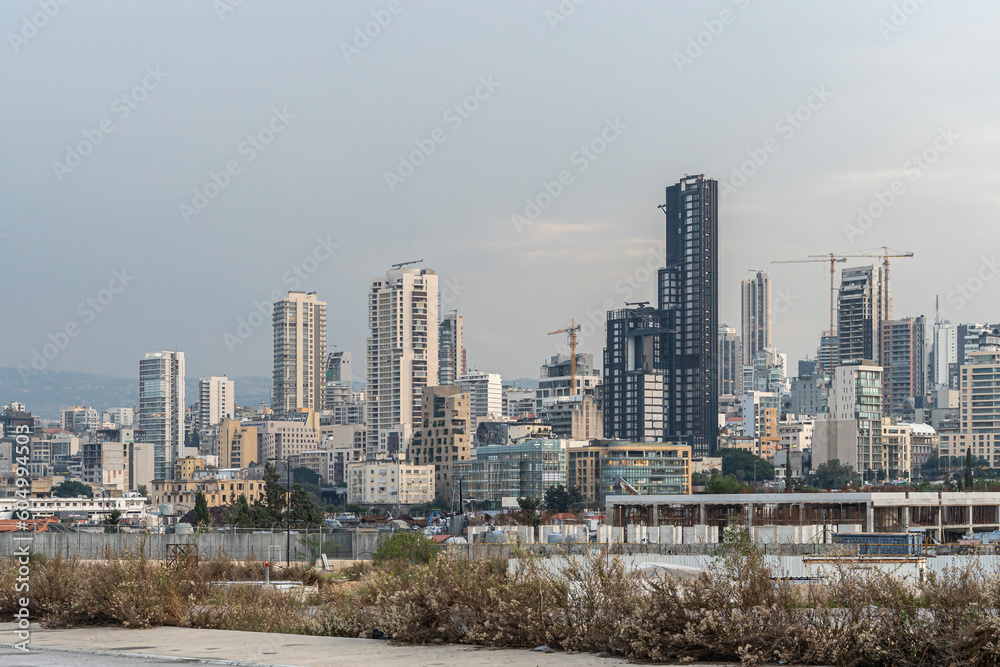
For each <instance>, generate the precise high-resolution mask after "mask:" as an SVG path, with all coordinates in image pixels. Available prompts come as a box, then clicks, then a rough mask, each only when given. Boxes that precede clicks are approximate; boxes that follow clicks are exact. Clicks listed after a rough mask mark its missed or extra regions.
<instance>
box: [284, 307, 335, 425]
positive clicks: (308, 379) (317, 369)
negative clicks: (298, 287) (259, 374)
mask: <svg viewBox="0 0 1000 667" xmlns="http://www.w3.org/2000/svg"><path fill="white" fill-rule="evenodd" d="M273 325H274V403H273V405H272V406H271V407H272V408H273V409H274V410H275V411H276V412H278V413H286V412H293V411H295V410H302V409H309V410H322V409H323V407H324V406H325V405H326V302H325V301H320V300H319V299H318V298H317V296H316V292H309V293H308V294H306V293H305V292H289V293H288V297H287V298H285V299H281V300H280V301H275V302H274V316H273Z"/></svg>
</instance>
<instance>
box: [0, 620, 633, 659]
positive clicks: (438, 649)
mask: <svg viewBox="0 0 1000 667" xmlns="http://www.w3.org/2000/svg"><path fill="white" fill-rule="evenodd" d="M13 631H14V626H13V624H10V623H6V624H0V646H3V647H10V646H11V645H13V644H14V643H15V642H17V641H18V640H17V638H16V636H15V635H14V633H13ZM29 648H30V649H32V651H35V653H34V654H27V655H26V654H24V653H22V652H20V651H17V650H14V649H11V648H0V663H2V664H3V665H5V666H6V665H12V666H13V665H23V666H24V667H42V666H45V665H49V664H51V665H77V666H79V667H91V666H93V667H119V665H121V667H135V666H137V665H154V664H170V663H168V662H163V660H164V659H166V660H169V661H170V662H172V663H173V664H177V661H182V662H183V661H186V660H193V661H198V662H203V663H204V662H209V663H215V664H230V665H233V664H236V665H288V666H293V665H294V666H296V667H347V666H348V665H350V666H352V667H354V666H357V665H362V666H366V667H411V666H417V667H424V666H426V667H432V666H433V667H444V666H447V665H460V666H461V667H487V666H492V665H508V666H510V667H550V666H552V667H554V666H557V665H558V666H560V667H564V666H568V665H574V666H576V665H580V666H582V667H611V666H612V665H625V664H628V663H626V662H625V661H624V660H620V659H616V658H606V657H601V656H597V655H592V654H587V653H574V654H567V653H542V652H537V651H527V650H511V649H499V650H492V649H477V648H475V647H472V646H458V645H445V646H393V645H390V644H389V643H388V642H385V641H380V640H372V639H347V638H342V637H312V636H306V635H281V634H269V633H261V632H234V631H230V630H200V629H190V628H171V627H160V628H151V629H148V630H129V629H126V628H72V629H54V630H47V629H42V628H38V627H36V626H32V629H31V639H30V644H29ZM94 658H97V660H94ZM115 659H117V660H118V661H115ZM46 660H49V661H51V662H46Z"/></svg>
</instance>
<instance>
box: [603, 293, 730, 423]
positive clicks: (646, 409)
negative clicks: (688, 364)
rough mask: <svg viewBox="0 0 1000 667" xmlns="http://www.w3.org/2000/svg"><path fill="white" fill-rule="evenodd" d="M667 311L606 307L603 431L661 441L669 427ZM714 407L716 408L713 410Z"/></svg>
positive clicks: (669, 364)
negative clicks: (608, 309) (610, 308)
mask: <svg viewBox="0 0 1000 667" xmlns="http://www.w3.org/2000/svg"><path fill="white" fill-rule="evenodd" d="M668 329H670V327H669V326H668V324H667V322H666V316H665V314H664V313H663V312H662V311H661V310H659V309H657V308H650V307H644V306H639V307H636V308H624V309H621V310H612V311H608V320H607V328H606V331H607V342H606V344H605V348H604V389H603V391H604V435H605V437H606V438H613V439H618V440H628V441H633V442H663V441H664V440H665V439H666V437H667V430H668V428H669V425H670V415H669V408H670V406H671V405H672V403H671V402H670V401H669V397H668V395H667V388H668V383H669V378H670V371H671V363H672V362H673V360H674V359H673V357H672V356H670V347H669V345H670V343H669V337H670V336H672V335H673V334H671V333H668ZM714 409H715V408H713V410H714Z"/></svg>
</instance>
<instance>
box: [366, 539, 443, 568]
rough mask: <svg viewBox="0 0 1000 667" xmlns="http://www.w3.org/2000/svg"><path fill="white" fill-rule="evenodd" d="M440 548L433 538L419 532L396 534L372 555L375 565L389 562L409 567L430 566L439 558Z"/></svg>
mask: <svg viewBox="0 0 1000 667" xmlns="http://www.w3.org/2000/svg"><path fill="white" fill-rule="evenodd" d="M437 553H438V547H437V546H436V545H435V544H434V541H433V540H431V538H429V537H427V536H426V535H424V534H423V533H419V532H406V533H395V534H394V535H393V536H392V537H390V538H389V539H387V540H384V541H383V542H382V543H381V544H380V545H378V549H376V550H375V553H374V554H373V555H372V562H373V563H374V564H375V565H382V564H385V563H389V562H399V563H405V564H407V565H428V564H429V563H430V562H431V561H433V560H434V557H435V556H437Z"/></svg>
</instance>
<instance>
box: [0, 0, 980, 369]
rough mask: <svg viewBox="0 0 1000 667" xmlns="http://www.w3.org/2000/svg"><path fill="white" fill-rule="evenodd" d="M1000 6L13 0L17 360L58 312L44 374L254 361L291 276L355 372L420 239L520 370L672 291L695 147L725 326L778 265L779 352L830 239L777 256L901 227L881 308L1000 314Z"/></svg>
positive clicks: (877, 240) (7, 257) (809, 316)
mask: <svg viewBox="0 0 1000 667" xmlns="http://www.w3.org/2000/svg"><path fill="white" fill-rule="evenodd" d="M46 7H48V12H49V14H52V15H51V16H48V15H46V14H45V11H46ZM560 7H562V9H561V10H560ZM230 9H231V10H232V11H228V10H230ZM570 9H572V10H573V11H572V13H570V11H569V10H570ZM393 10H395V11H393ZM560 12H561V13H560ZM907 12H909V13H907ZM373 13H374V14H373ZM563 19H565V20H563ZM998 20H1000V6H997V5H995V4H992V3H983V2H976V3H973V2H949V3H947V4H946V3H943V2H926V3H923V4H921V3H918V2H916V0H909V1H908V2H838V3H822V4H821V3H800V2H790V1H788V2H774V1H772V2H767V3H764V2H752V1H750V2H746V1H745V0H740V1H739V2H731V1H730V0H725V1H720V2H703V3H667V2H628V3H622V2H597V1H595V0H591V1H589V2H585V3H583V4H581V5H575V4H574V3H572V2H571V1H570V0H564V2H563V3H562V4H561V5H560V3H559V2H557V1H556V0H550V1H548V2H494V3H478V2H476V3H473V2H467V1H463V2H457V1H456V2H433V3H431V2H421V3H417V2H413V3H411V2H406V0H400V2H399V3H398V4H397V3H395V2H364V3H362V2H355V3H347V2H336V3H334V2H320V1H318V0H317V1H313V2H302V1H297V2H296V1H292V2H288V1H283V2H264V1H263V0H244V1H243V2H242V3H238V4H237V2H236V0H218V1H217V2H215V3H214V4H213V2H210V1H209V0H203V1H198V2H191V1H188V2H185V1H179V0H171V1H170V2H156V3H154V2H135V1H129V2H125V1H119V2H111V1H107V2H100V3H84V2H68V3H67V4H65V5H62V4H59V3H58V2H56V1H55V0H50V1H49V2H46V1H45V0H39V1H37V2H30V1H27V0H8V1H7V2H4V3H3V4H2V5H0V29H2V31H3V33H4V34H5V39H4V44H3V45H2V46H0V87H2V90H3V95H2V96H0V114H2V118H3V120H4V122H3V123H2V125H0V201H2V202H3V216H2V219H0V267H2V269H0V275H2V277H3V286H4V289H3V292H2V296H0V300H2V312H3V317H4V323H3V327H2V340H0V354H2V358H0V365H3V366H19V365H25V366H29V365H30V364H31V360H32V355H33V351H35V350H41V349H42V346H43V345H45V344H47V343H49V342H50V341H51V340H53V339H54V340H56V341H66V345H65V349H61V350H60V351H59V353H58V354H57V355H55V357H54V358H53V359H51V360H46V366H47V368H49V369H53V370H74V371H85V372H99V373H107V374H111V375H119V376H133V375H136V373H137V367H138V359H139V358H140V357H141V356H142V354H143V353H145V352H148V351H152V350H159V349H179V350H182V351H184V352H185V353H186V355H187V369H188V374H189V375H192V376H197V375H208V374H221V373H227V374H229V375H230V376H239V375H269V374H270V372H271V331H270V322H269V319H267V318H262V317H261V316H260V315H259V312H260V310H261V309H263V310H266V308H267V306H266V303H268V302H270V301H271V299H272V297H273V295H275V294H278V295H280V294H283V293H284V292H286V291H287V290H288V289H291V288H297V289H305V290H316V291H317V292H318V293H319V295H320V297H321V298H322V299H324V300H325V301H327V303H328V304H329V312H328V334H329V342H330V344H336V345H337V346H338V347H339V348H341V349H347V350H351V351H352V352H353V353H354V355H355V359H356V366H357V369H356V372H359V373H360V372H361V371H362V367H363V358H364V340H365V335H366V328H365V327H366V292H367V289H368V285H369V281H370V280H371V278H372V277H373V276H376V275H379V274H381V273H384V271H385V270H386V269H387V268H388V267H389V265H390V264H392V263H394V262H402V261H407V260H416V259H421V258H422V259H424V260H425V261H424V264H423V266H425V267H428V268H433V269H436V270H437V271H438V272H439V273H440V274H441V276H442V284H443V285H446V286H447V288H446V295H445V298H444V301H445V303H444V304H443V305H442V310H450V309H458V310H459V311H460V312H461V313H462V314H463V315H464V317H465V326H466V347H467V348H468V360H469V363H470V365H471V366H474V367H478V368H480V369H482V370H488V371H495V372H500V373H502V374H503V376H504V377H505V378H507V379H513V378H515V377H521V376H536V375H537V372H538V366H539V364H541V363H542V362H543V361H544V360H545V359H546V357H548V356H549V355H551V354H554V353H555V351H556V345H557V343H560V342H562V337H555V336H553V337H548V336H546V332H547V331H550V330H553V329H559V328H561V327H562V326H564V325H565V324H566V323H567V322H568V321H569V320H570V318H576V320H577V321H578V322H585V323H586V322H593V323H594V326H591V327H588V329H586V330H585V331H584V334H585V335H584V343H583V350H584V351H586V352H592V353H594V354H595V356H596V357H597V358H600V354H601V348H602V347H603V318H604V309H605V308H606V306H607V305H608V304H614V305H615V306H620V305H621V304H622V303H623V302H624V301H626V300H629V301H637V300H651V301H655V296H654V284H655V268H656V267H658V266H660V265H661V264H662V260H661V258H662V254H663V236H664V224H663V215H662V213H661V212H660V211H658V210H657V208H656V207H657V205H658V204H660V203H662V200H663V190H664V187H665V186H667V185H671V184H673V183H675V182H676V181H677V180H678V179H679V178H680V177H682V176H684V175H685V174H697V173H704V174H706V175H707V176H709V177H712V178H717V179H719V180H720V184H722V183H724V184H726V185H725V186H724V187H723V190H724V191H725V193H726V194H725V197H724V202H723V204H722V205H721V207H720V234H721V244H722V245H721V247H722V252H721V260H720V265H721V276H720V289H721V292H722V301H721V304H720V312H719V318H720V322H727V323H729V324H730V325H733V326H738V324H739V280H740V279H741V278H743V277H745V276H747V275H748V274H747V270H748V269H765V270H770V271H771V275H772V280H773V286H774V290H775V301H776V303H777V304H778V313H777V314H776V315H775V325H774V329H775V334H774V338H775V341H774V342H775V344H776V345H777V346H778V347H779V348H780V349H781V350H782V351H785V352H787V353H788V354H789V356H790V358H791V359H792V360H794V359H798V358H801V357H802V356H804V355H805V354H807V353H808V354H810V355H813V354H814V353H815V348H816V346H817V343H818V339H819V334H820V331H821V329H824V328H825V327H826V326H827V324H826V322H827V312H828V311H827V307H828V305H827V304H828V301H827V298H828V297H827V288H828V282H827V280H828V279H827V274H826V268H825V267H824V265H822V264H815V265H810V264H803V265H794V264H793V265H778V266H771V265H770V262H771V261H772V260H779V259H798V258H803V257H805V256H806V255H809V254H816V253H825V252H830V251H836V252H858V251H862V250H864V249H868V248H873V247H876V246H880V245H883V244H884V245H888V246H890V247H893V248H896V249H899V250H907V251H913V252H914V253H915V257H914V258H913V259H906V260H897V261H896V262H894V264H893V265H892V279H893V291H894V297H895V311H896V314H897V316H905V315H919V314H927V315H928V316H929V317H930V318H931V319H932V318H933V308H934V295H935V294H940V295H941V300H942V306H944V307H946V308H947V309H948V311H949V313H948V314H949V316H950V317H951V318H952V320H953V321H976V320H987V319H988V320H992V321H996V320H998V319H1000V311H998V309H997V307H996V304H997V295H998V293H1000V280H993V276H994V274H995V273H996V272H997V268H995V267H994V262H995V261H996V260H995V254H996V249H997V246H998V236H1000V226H998V225H997V224H996V221H997V220H996V219H997V215H996V214H997V205H998V194H997V193H998V173H1000V172H998V166H997V165H998V157H1000V155H998V141H1000V121H998V116H997V110H998V109H1000V92H998V89H997V86H996V84H995V81H996V73H997V71H1000V48H998V46H997V42H996V26H997V25H998ZM376 21H381V23H382V24H384V25H379V24H377V23H374V22H376ZM39 24H40V26H41V27H38V25H39ZM376 26H377V29H376ZM366 28H367V30H368V32H369V33H372V34H375V33H377V34H375V36H374V37H370V36H367V35H365V34H364V33H365V30H366ZM359 35H361V36H360V37H359ZM456 105H458V108H456ZM81 146H82V147H81ZM68 148H69V150H68ZM414 151H418V153H417V154H415V155H414V154H413V152H414ZM401 156H402V159H403V162H402V163H401ZM921 156H922V157H921ZM915 157H916V158H919V161H915ZM748 160H750V161H751V162H747V161H748ZM196 191H197V192H196ZM532 206H536V207H537V210H535V209H533V208H532ZM859 208H861V209H864V210H868V211H869V212H870V213H869V214H870V215H871V216H872V217H871V218H870V219H862V220H861V222H860V223H859ZM515 216H520V217H515ZM858 263H861V262H858ZM963 291H964V293H963ZM255 304H256V305H255ZM261 304H265V305H264V306H261ZM254 313H258V315H254ZM241 318H242V319H243V320H245V321H246V322H247V324H246V325H245V326H241V324H240V321H241ZM262 319H267V321H266V322H264V323H263V324H261V321H262ZM255 322H256V323H257V324H258V326H254V323H255ZM67 330H69V331H72V332H75V333H72V334H67V335H66V338H65V339H64V338H62V336H61V335H60V334H59V332H65V331H67ZM50 334H51V336H50ZM53 344H55V343H53ZM50 351H51V348H50Z"/></svg>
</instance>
